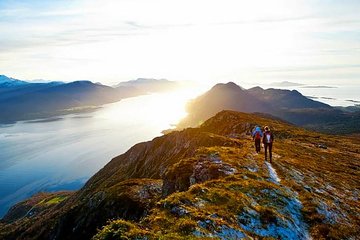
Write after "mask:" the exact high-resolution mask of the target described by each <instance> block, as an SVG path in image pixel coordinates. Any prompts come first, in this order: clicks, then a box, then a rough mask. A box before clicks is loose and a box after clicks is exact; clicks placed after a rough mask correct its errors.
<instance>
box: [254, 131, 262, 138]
mask: <svg viewBox="0 0 360 240" xmlns="http://www.w3.org/2000/svg"><path fill="white" fill-rule="evenodd" d="M255 139H261V134H260V132H259V131H257V132H256V133H255Z"/></svg>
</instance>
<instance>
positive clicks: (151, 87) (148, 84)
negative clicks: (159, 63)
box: [113, 78, 179, 93]
mask: <svg viewBox="0 0 360 240" xmlns="http://www.w3.org/2000/svg"><path fill="white" fill-rule="evenodd" d="M113 87H115V88H119V87H136V88H139V89H142V90H143V91H146V92H149V93H151V92H161V91H169V90H174V89H176V88H178V87H179V84H178V83H177V82H174V81H169V80H167V79H155V78H138V79H136V80H131V81H127V82H121V83H119V84H117V85H115V86H113Z"/></svg>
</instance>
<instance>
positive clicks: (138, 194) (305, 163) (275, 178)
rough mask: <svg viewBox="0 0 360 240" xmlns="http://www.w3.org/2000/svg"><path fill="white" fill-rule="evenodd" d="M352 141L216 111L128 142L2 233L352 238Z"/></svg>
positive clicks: (358, 153)
mask: <svg viewBox="0 0 360 240" xmlns="http://www.w3.org/2000/svg"><path fill="white" fill-rule="evenodd" d="M265 124H266V125H269V126H270V128H271V129H272V130H273V132H274V134H275V137H276V140H275V146H274V161H273V164H272V165H270V164H268V163H265V162H264V161H263V156H262V155H257V154H256V153H255V151H254V149H253V143H252V141H251V138H250V137H249V133H250V131H251V129H252V128H253V126H255V125H262V126H263V125H265ZM359 146H360V140H359V139H358V138H356V137H354V138H350V137H349V138H347V137H334V136H328V135H323V134H318V133H314V132H309V131H306V130H304V129H301V128H298V127H295V126H293V125H290V124H288V123H285V122H283V121H280V120H276V119H271V118H264V117H259V116H258V115H255V114H244V113H238V112H232V111H223V112H221V113H218V114H217V115H216V116H215V117H213V118H211V119H209V120H207V121H206V122H205V123H203V124H202V125H201V127H199V128H193V129H191V128H190V129H185V130H183V131H178V132H173V133H170V134H167V135H164V136H162V137H158V138H155V139H154V140H152V141H150V142H145V143H140V144H137V145H135V146H134V147H132V148H131V149H129V151H127V152H126V153H124V154H123V155H120V156H118V157H116V158H114V159H112V160H111V161H110V162H109V163H108V164H107V165H106V166H105V167H104V168H103V169H101V170H100V171H99V172H98V173H97V174H96V175H94V176H93V177H92V178H91V179H90V180H89V181H88V182H87V183H86V185H85V186H84V187H83V188H82V189H81V190H79V191H78V192H76V193H74V194H73V195H72V196H70V197H69V198H67V199H65V200H64V201H62V202H61V203H59V204H57V205H54V206H51V211H42V212H41V211H40V212H37V213H36V214H34V215H32V216H24V217H21V218H20V217H19V216H18V218H17V219H15V218H14V217H12V218H10V219H12V222H3V223H2V224H3V225H2V227H1V232H2V237H4V238H5V237H6V238H7V239H39V238H40V239H79V238H81V239H90V238H91V237H92V236H93V235H94V234H96V231H97V229H98V228H100V227H102V226H104V225H105V227H103V228H102V230H101V231H100V232H98V233H97V235H96V236H95V237H94V239H123V238H125V237H128V238H129V239H144V237H147V238H148V239H159V238H162V239H189V238H198V237H200V238H218V239H236V238H249V237H252V238H268V239H277V238H282V239H308V238H310V237H312V238H314V239H325V238H333V239H344V238H351V237H353V238H355V236H357V235H358V234H359V229H360V226H359V217H358V216H359V213H360V205H359V201H358V195H359V190H360V189H359V187H358V186H360V184H359V183H360V177H359V176H360V165H359V160H360V149H359ZM9 214H10V217H11V212H10V213H9ZM8 217H9V216H8ZM109 219H115V220H113V221H112V222H110V223H108V225H107V221H108V220H109ZM116 219H117V220H116Z"/></svg>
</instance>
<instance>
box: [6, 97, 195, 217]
mask: <svg viewBox="0 0 360 240" xmlns="http://www.w3.org/2000/svg"><path fill="white" fill-rule="evenodd" d="M198 93H199V91H196V90H191V91H189V90H181V91H175V92H167V93H160V94H150V95H145V96H140V97H134V98H128V99H124V100H121V101H120V102H116V103H112V104H107V105H105V106H103V107H102V108H100V109H99V110H97V111H95V112H92V113H84V114H72V115H66V116H61V117H59V118H57V119H55V121H42V122H36V121H33V122H18V123H16V124H14V125H11V126H7V127H0V146H1V151H0V216H1V215H3V214H4V213H5V211H6V210H7V209H8V208H9V207H10V206H11V205H12V204H14V203H15V202H17V201H20V200H22V199H24V198H26V197H29V196H30V195H32V194H34V193H36V192H38V191H49V190H52V191H53V190H61V189H77V188H79V187H81V185H82V184H83V183H84V182H85V181H86V180H87V179H88V178H89V177H91V176H92V175H93V174H94V173H96V172H97V171H98V170H99V169H101V168H102V167H103V166H104V165H105V164H106V163H107V162H109V161H110V160H111V158H113V157H115V156H117V155H120V154H121V153H124V152H125V151H126V150H128V149H129V148H130V147H131V146H133V145H134V144H136V143H139V142H142V141H149V140H151V139H152V138H154V137H157V136H160V135H161V132H162V131H163V130H165V129H169V128H171V127H173V126H174V124H176V123H177V122H178V121H179V120H180V119H181V118H183V117H185V116H186V111H185V104H186V102H187V100H189V99H190V98H192V97H194V96H196V95H197V94H198Z"/></svg>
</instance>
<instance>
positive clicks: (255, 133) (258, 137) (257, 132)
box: [252, 126, 263, 153]
mask: <svg viewBox="0 0 360 240" xmlns="http://www.w3.org/2000/svg"><path fill="white" fill-rule="evenodd" d="M262 136H263V133H262V131H261V128H260V127H259V126H255V128H254V130H253V132H252V137H253V140H254V141H255V150H256V152H257V153H259V152H260V143H261V138H262Z"/></svg>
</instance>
